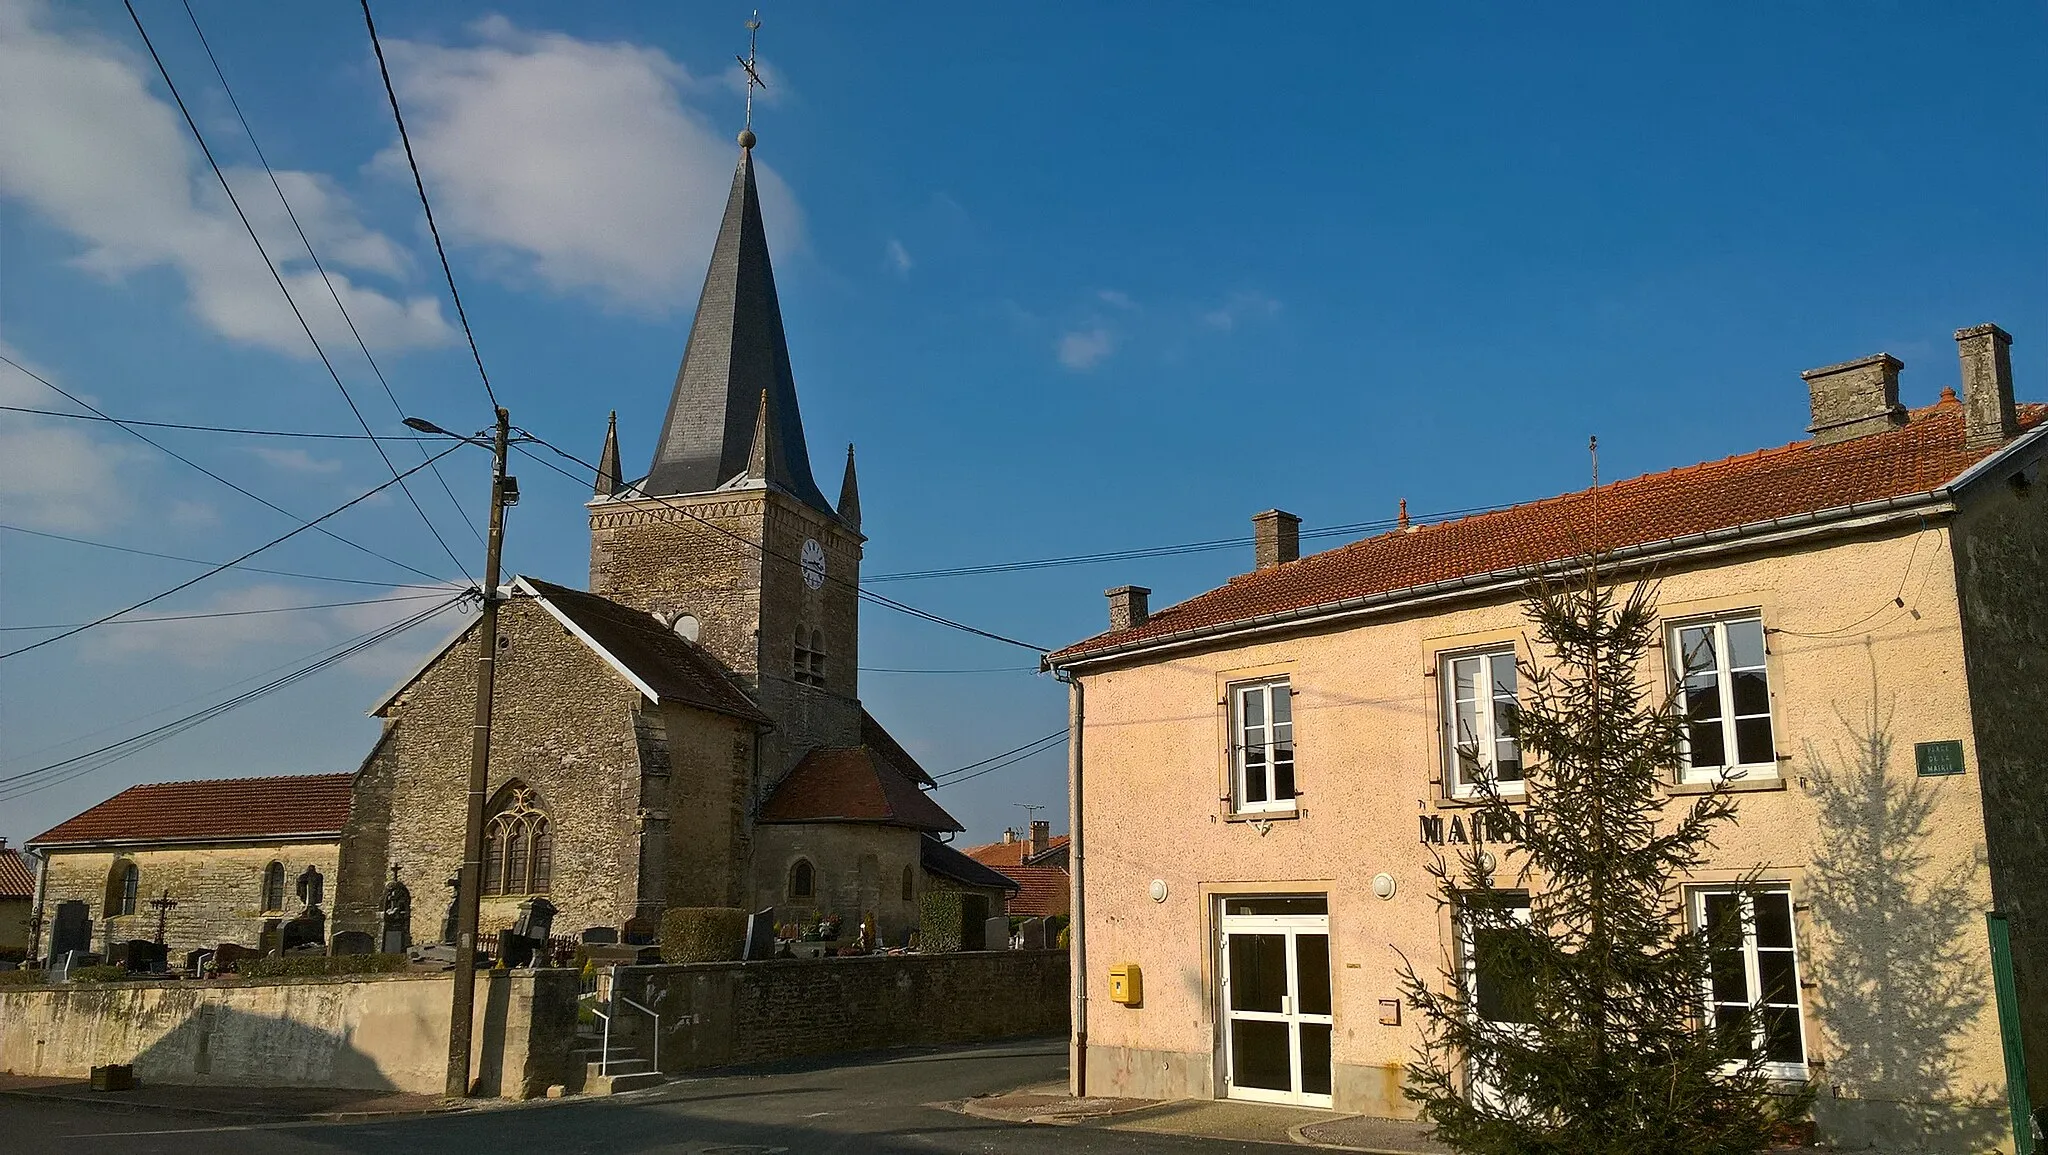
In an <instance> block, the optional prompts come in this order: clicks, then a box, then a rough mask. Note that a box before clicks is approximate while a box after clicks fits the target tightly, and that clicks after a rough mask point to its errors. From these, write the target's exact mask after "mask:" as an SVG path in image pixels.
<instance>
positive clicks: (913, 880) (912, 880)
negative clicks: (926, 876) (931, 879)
mask: <svg viewBox="0 0 2048 1155" xmlns="http://www.w3.org/2000/svg"><path fill="white" fill-rule="evenodd" d="M916 897H917V876H916V875H914V874H912V873H911V872H910V866H909V865H908V864H905V865H904V867H903V901H905V902H909V901H911V900H912V899H914V898H916Z"/></svg>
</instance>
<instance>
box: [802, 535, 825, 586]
mask: <svg viewBox="0 0 2048 1155" xmlns="http://www.w3.org/2000/svg"><path fill="white" fill-rule="evenodd" d="M802 565H803V571H804V584H805V585H807V586H809V587H811V588H812V589H817V588H819V587H820V586H823V585H824V584H825V547H824V546H822V545H819V544H818V539H817V538H814V537H807V538H805V539H804V553H803V559H802Z"/></svg>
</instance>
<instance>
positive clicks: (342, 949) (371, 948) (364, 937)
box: [327, 930, 399, 954]
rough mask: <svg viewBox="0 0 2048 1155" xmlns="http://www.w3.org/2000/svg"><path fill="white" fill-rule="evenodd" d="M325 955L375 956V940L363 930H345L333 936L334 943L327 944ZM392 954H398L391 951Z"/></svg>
mask: <svg viewBox="0 0 2048 1155" xmlns="http://www.w3.org/2000/svg"><path fill="white" fill-rule="evenodd" d="M327 953H328V954H375V953H377V940H376V939H374V938H371V937H370V932H368V931H365V930H345V931H342V932H341V933H339V934H337V935H335V936H334V941H333V942H332V943H330V944H328V948H327ZM392 953H393V954H397V953H399V952H397V951H393V952H392Z"/></svg>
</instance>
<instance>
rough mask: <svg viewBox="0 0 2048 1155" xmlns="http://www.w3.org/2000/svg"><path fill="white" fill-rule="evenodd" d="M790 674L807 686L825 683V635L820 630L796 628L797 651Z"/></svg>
mask: <svg viewBox="0 0 2048 1155" xmlns="http://www.w3.org/2000/svg"><path fill="white" fill-rule="evenodd" d="M792 667H793V668H792V669H791V670H790V674H791V676H792V677H794V678H795V679H796V680H797V682H798V683H800V684H802V685H806V686H822V685H824V684H825V635H824V634H823V633H822V632H821V631H819V630H814V629H813V630H807V629H805V628H804V627H802V626H798V627H797V628H796V653H795V660H794V661H793V662H792Z"/></svg>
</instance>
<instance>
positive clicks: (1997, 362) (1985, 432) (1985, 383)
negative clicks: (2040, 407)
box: [1956, 324, 2020, 449]
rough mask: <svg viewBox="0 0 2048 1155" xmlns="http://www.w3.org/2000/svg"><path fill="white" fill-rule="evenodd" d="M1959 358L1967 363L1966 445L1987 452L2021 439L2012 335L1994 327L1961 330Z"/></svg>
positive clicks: (1964, 426) (1959, 333) (1988, 325)
mask: <svg viewBox="0 0 2048 1155" xmlns="http://www.w3.org/2000/svg"><path fill="white" fill-rule="evenodd" d="M1956 354H1957V356H1959V357H1960V358H1961V359H1962V363H1963V428H1964V429H1965V430H1967V432H1966V434H1965V435H1964V444H1965V445H1967V446H1969V447H1970V448H1971V449H1986V448H1989V447H1991V446H1995V445H2003V444H2005V443H2006V442H2008V441H2011V440H2012V439H2013V438H2015V437H2018V436H2019V433H2020V419H2019V412H2018V411H2017V410H2016V409H2014V408H2013V402H2012V334H2010V333H2008V332H2006V331H2005V330H2004V329H2001V328H1999V327H1998V326H1996V325H1991V324H1984V325H1972V326H1971V327H1969V328H1967V329H1957V330H1956Z"/></svg>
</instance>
